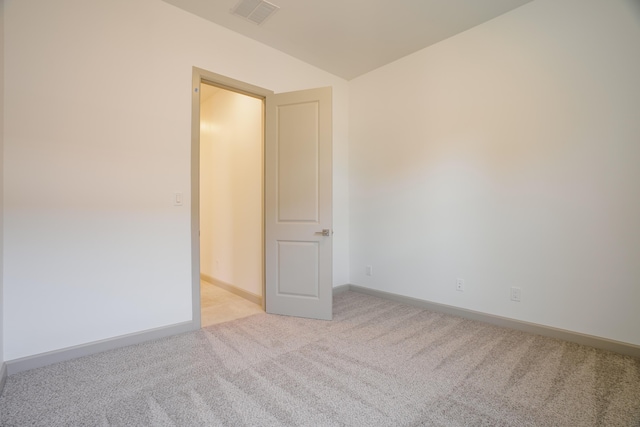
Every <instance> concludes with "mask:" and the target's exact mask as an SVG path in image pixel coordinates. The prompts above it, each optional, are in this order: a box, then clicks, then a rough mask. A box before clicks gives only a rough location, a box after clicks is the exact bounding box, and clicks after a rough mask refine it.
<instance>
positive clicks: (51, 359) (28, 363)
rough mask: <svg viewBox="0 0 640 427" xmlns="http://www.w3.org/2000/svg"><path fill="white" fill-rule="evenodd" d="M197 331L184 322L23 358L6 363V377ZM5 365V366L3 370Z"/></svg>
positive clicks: (191, 325) (192, 323)
mask: <svg viewBox="0 0 640 427" xmlns="http://www.w3.org/2000/svg"><path fill="white" fill-rule="evenodd" d="M196 329H198V328H197V327H196V324H195V323H194V322H192V321H191V322H183V323H177V324H175V325H171V326H165V327H162V328H156V329H149V330H147V331H142V332H135V333H132V334H127V335H122V336H119V337H114V338H108V339H105V340H100V341H94V342H90V343H87V344H81V345H77V346H74V347H68V348H63V349H60V350H54V351H49V352H46V353H41V354H36V355H33V356H27V357H22V358H19V359H13V360H9V361H7V362H5V364H6V375H13V374H17V373H18V372H22V371H27V370H29V369H34V368H41V367H43V366H47V365H51V364H53V363H58V362H64V361H66V360H71V359H76V358H78V357H82V356H89V355H91V354H96V353H101V352H103V351H107V350H113V349H116V348H121V347H126V346H129V345H134V344H140V343H143V342H146V341H152V340H156V339H159V338H165V337H168V336H171V335H177V334H181V333H184V332H189V331H193V330H196ZM5 364H3V370H4V365H5ZM3 372H4V371H3ZM3 384H4V383H3Z"/></svg>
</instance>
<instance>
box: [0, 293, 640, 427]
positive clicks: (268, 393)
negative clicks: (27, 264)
mask: <svg viewBox="0 0 640 427" xmlns="http://www.w3.org/2000/svg"><path fill="white" fill-rule="evenodd" d="M334 317H335V320H334V321H332V322H324V321H313V320H307V319H298V318H291V317H281V316H273V315H268V314H257V315H254V316H251V317H247V318H244V319H239V320H235V321H232V322H229V323H222V324H218V325H214V326H211V327H208V328H206V329H203V330H201V331H198V332H193V333H187V334H183V335H179V336H175V337H170V338H166V339H162V340H158V341H154V342H150V343H145V344H140V345H135V346H131V347H127V348H123V349H118V350H113V351H109V352H105V353H101V354H97V355H93V356H88V357H84V358H81V359H76V360H73V361H68V362H64V363H59V364H56V365H52V366H48V367H44V368H39V369H34V370H32V371H28V372H23V373H20V374H16V375H13V376H11V377H9V378H8V379H7V383H6V387H5V391H4V393H3V395H2V397H0V424H2V425H3V426H26V425H29V426H63V425H64V426H80V425H82V426H103V425H104V426H107V425H115V426H146V425H150V426H263V425H264V426H282V425H300V426H419V425H425V426H479V425H483V426H638V425H640V360H637V359H634V358H631V357H627V356H621V355H617V354H613V353H608V352H605V351H601V350H596V349H593V348H589V347H583V346H579V345H576V344H571V343H567V342H563V341H559V340H554V339H549V338H544V337H540V336H536V335H531V334H527V333H523V332H518V331H513V330H509V329H502V328H498V327H495V326H491V325H487V324H483V323H479V322H474V321H469V320H465V319H462V318H458V317H454V316H449V315H443V314H437V313H433V312H429V311H426V310H424V309H420V308H416V307H411V306H406V305H402V304H399V303H395V302H390V301H386V300H382V299H378V298H375V297H371V296H367V295H362V294H357V293H354V292H345V293H343V294H340V295H338V296H336V297H335V301H334Z"/></svg>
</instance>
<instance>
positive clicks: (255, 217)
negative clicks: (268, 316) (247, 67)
mask: <svg viewBox="0 0 640 427" xmlns="http://www.w3.org/2000/svg"><path fill="white" fill-rule="evenodd" d="M201 97H202V102H201V110H200V117H201V118H200V125H201V130H200V272H201V273H202V274H205V275H207V276H209V277H212V278H214V279H216V280H219V281H222V282H224V283H227V284H230V285H233V286H235V287H237V288H240V289H242V290H245V291H247V292H250V293H252V294H254V295H258V296H262V282H263V279H262V265H263V255H262V236H263V230H262V223H263V220H262V188H263V182H262V178H263V157H262V138H263V130H262V129H263V116H264V114H263V107H262V104H263V103H262V100H260V99H257V98H252V97H249V96H246V95H242V94H239V93H235V92H231V91H228V90H224V89H218V88H215V87H212V86H209V85H202V87H201Z"/></svg>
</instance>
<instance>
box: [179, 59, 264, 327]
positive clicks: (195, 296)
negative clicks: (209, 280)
mask: <svg viewBox="0 0 640 427" xmlns="http://www.w3.org/2000/svg"><path fill="white" fill-rule="evenodd" d="M203 82H204V83H208V84H212V85H214V86H218V87H220V88H223V89H227V90H230V91H233V92H237V93H241V94H243V95H247V96H251V97H253V98H258V99H262V102H263V106H264V107H263V109H262V114H263V118H262V120H263V126H262V132H263V137H262V153H263V176H262V236H261V238H262V309H263V310H264V309H265V306H266V300H267V298H266V276H265V250H266V249H265V234H264V233H265V223H264V221H265V220H264V218H265V207H264V205H265V199H264V198H265V185H264V184H265V177H264V171H265V169H266V164H265V160H264V144H265V138H266V135H265V127H266V98H267V96H270V95H273V91H271V90H269V89H264V88H261V87H259V86H254V85H251V84H249V83H245V82H242V81H240V80H235V79H232V78H230V77H226V76H223V75H220V74H216V73H212V72H210V71H207V70H204V69H202V68H198V67H193V73H192V84H191V280H192V283H191V295H192V309H191V313H192V324H193V327H194V329H200V328H201V319H200V316H201V308H200V303H201V302H200V86H201V84H202V83H203Z"/></svg>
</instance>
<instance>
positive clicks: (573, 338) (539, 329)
mask: <svg viewBox="0 0 640 427" xmlns="http://www.w3.org/2000/svg"><path fill="white" fill-rule="evenodd" d="M337 288H340V290H339V291H338V292H336V289H337ZM337 288H334V290H333V293H334V295H335V294H337V293H340V292H344V291H347V290H350V291H354V292H359V293H362V294H367V295H371V296H375V297H378V298H384V299H387V300H391V301H397V302H400V303H403V304H408V305H413V306H416V307H420V308H424V309H427V310H430V311H435V312H438V313H445V314H451V315H454V316H459V317H464V318H465V319H470V320H477V321H479V322H484V323H490V324H492V325H496V326H501V327H504V328H510V329H516V330H518V331H524V332H529V333H532V334H537V335H542V336H545V337H550V338H557V339H561V340H564V341H569V342H573V343H576V344H581V345H586V346H589V347H595V348H599V349H602V350H608V351H612V352H614V353H619V354H624V355H627V356H632V357H636V358H640V346H638V345H635V344H630V343H625V342H621V341H614V340H610V339H608V338H602V337H596V336H593V335H587V334H582V333H579V332H573V331H568V330H565V329H558V328H553V327H551V326H544V325H539V324H537V323H529V322H523V321H521V320H515V319H510V318H508V317H501V316H494V315H492V314H487V313H481V312H479V311H473V310H467V309H464V308H458V307H453V306H450V305H446V304H439V303H435V302H430V301H426V300H421V299H418V298H412V297H406V296H403V295H398V294H393V293H390V292H384V291H378V290H375V289H369V288H365V287H362V286H357V285H342V286H338V287H337Z"/></svg>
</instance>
